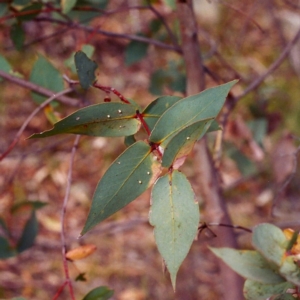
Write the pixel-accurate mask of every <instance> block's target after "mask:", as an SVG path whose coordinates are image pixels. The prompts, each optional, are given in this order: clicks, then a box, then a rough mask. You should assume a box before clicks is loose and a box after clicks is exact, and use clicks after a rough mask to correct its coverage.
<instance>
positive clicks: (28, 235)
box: [17, 210, 38, 253]
mask: <svg viewBox="0 0 300 300" xmlns="http://www.w3.org/2000/svg"><path fill="white" fill-rule="evenodd" d="M37 233H38V222H37V219H36V214H35V210H33V211H32V213H31V216H30V218H29V220H28V221H27V223H26V225H25V227H24V229H23V233H22V236H21V238H20V240H19V242H18V245H17V251H18V252H19V253H20V252H23V251H25V250H27V249H28V248H30V247H32V246H33V244H34V240H35V238H36V236H37Z"/></svg>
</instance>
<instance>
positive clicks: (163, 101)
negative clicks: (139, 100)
mask: <svg viewBox="0 0 300 300" xmlns="http://www.w3.org/2000/svg"><path fill="white" fill-rule="evenodd" d="M180 99H182V98H181V97H177V96H162V97H158V98H157V99H155V100H154V101H152V102H151V103H150V104H149V105H148V106H147V107H146V108H145V109H144V111H143V113H142V115H143V117H144V120H145V121H146V123H147V125H148V127H149V129H150V130H152V129H153V127H154V125H155V124H156V122H157V121H158V119H159V118H160V117H161V115H162V114H163V113H164V112H165V111H166V110H167V109H169V108H170V107H171V106H172V105H174V104H175V103H176V102H178V101H179V100H180Z"/></svg>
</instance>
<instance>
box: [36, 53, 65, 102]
mask: <svg viewBox="0 0 300 300" xmlns="http://www.w3.org/2000/svg"><path fill="white" fill-rule="evenodd" d="M30 81H31V82H33V83H35V84H37V85H40V86H42V87H44V88H47V89H49V90H51V91H53V92H60V91H62V90H63V89H64V82H63V78H62V76H61V74H60V73H59V71H58V70H57V69H56V68H55V67H54V66H53V65H52V64H51V63H50V62H49V61H48V60H47V59H46V58H45V57H43V56H39V58H38V60H37V61H36V62H35V64H34V66H33V68H32V71H31V74H30ZM32 98H33V100H34V101H35V102H36V103H38V104H41V103H42V102H44V101H45V100H46V99H47V97H45V96H42V95H39V94H37V93H32Z"/></svg>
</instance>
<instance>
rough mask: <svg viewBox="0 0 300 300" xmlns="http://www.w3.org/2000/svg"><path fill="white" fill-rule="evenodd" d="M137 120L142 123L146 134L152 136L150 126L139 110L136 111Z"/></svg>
mask: <svg viewBox="0 0 300 300" xmlns="http://www.w3.org/2000/svg"><path fill="white" fill-rule="evenodd" d="M136 118H137V119H139V120H140V121H141V123H142V125H143V127H144V129H145V130H146V132H147V134H148V136H150V134H151V130H150V128H149V126H148V124H147V123H146V122H145V120H144V117H143V115H142V114H141V113H140V112H139V111H138V110H137V111H136Z"/></svg>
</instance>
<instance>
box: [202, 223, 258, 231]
mask: <svg viewBox="0 0 300 300" xmlns="http://www.w3.org/2000/svg"><path fill="white" fill-rule="evenodd" d="M206 225H207V226H220V227H227V228H232V229H240V230H244V231H247V232H252V230H251V229H250V228H247V227H244V226H239V225H231V224H224V223H207V224H206Z"/></svg>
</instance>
